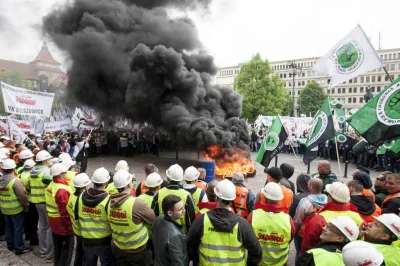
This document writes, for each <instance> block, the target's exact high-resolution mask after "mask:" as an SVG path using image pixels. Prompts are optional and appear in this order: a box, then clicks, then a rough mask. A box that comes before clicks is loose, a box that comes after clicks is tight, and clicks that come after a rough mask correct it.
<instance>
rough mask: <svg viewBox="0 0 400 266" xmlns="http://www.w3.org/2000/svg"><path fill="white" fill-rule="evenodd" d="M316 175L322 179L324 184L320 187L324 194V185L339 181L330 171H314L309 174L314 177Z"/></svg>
mask: <svg viewBox="0 0 400 266" xmlns="http://www.w3.org/2000/svg"><path fill="white" fill-rule="evenodd" d="M316 177H318V178H319V179H321V180H322V182H323V184H324V185H323V187H322V193H325V194H326V192H325V188H326V185H328V184H332V183H333V182H337V181H339V180H338V178H337V176H336V175H335V174H334V173H332V172H329V173H328V174H319V173H316V174H313V175H312V176H311V178H316Z"/></svg>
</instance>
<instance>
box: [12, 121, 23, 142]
mask: <svg viewBox="0 0 400 266" xmlns="http://www.w3.org/2000/svg"><path fill="white" fill-rule="evenodd" d="M8 123H9V124H10V129H11V130H10V131H11V134H12V135H13V136H14V137H15V140H16V142H17V143H22V142H24V140H25V139H26V134H25V133H24V132H23V131H22V130H21V129H19V128H18V127H17V126H16V125H15V124H14V122H13V121H12V119H10V120H8Z"/></svg>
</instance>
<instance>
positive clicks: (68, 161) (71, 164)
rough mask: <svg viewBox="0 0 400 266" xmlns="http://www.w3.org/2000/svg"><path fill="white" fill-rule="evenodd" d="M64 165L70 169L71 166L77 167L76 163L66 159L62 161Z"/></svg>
mask: <svg viewBox="0 0 400 266" xmlns="http://www.w3.org/2000/svg"><path fill="white" fill-rule="evenodd" d="M62 164H63V165H65V166H66V167H67V168H68V169H69V168H70V167H71V166H73V165H75V164H76V162H75V161H73V160H72V159H71V158H65V159H64V160H63V161H62Z"/></svg>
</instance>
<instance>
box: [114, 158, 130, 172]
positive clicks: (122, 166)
mask: <svg viewBox="0 0 400 266" xmlns="http://www.w3.org/2000/svg"><path fill="white" fill-rule="evenodd" d="M121 169H122V170H126V171H129V166H128V163H127V162H126V161H125V160H121V161H119V162H118V163H117V165H116V166H115V171H118V170H121Z"/></svg>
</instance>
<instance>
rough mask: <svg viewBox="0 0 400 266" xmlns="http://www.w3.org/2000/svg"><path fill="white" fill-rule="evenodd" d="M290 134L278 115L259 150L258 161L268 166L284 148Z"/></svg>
mask: <svg viewBox="0 0 400 266" xmlns="http://www.w3.org/2000/svg"><path fill="white" fill-rule="evenodd" d="M287 137H288V135H287V133H286V130H285V128H284V127H283V124H282V121H281V118H280V117H279V116H276V117H275V119H274V121H273V122H272V125H271V127H270V128H269V130H268V134H267V135H266V136H265V138H264V140H263V142H262V145H261V147H260V149H259V150H258V153H257V157H256V162H258V163H260V164H262V165H263V166H264V167H268V165H269V163H270V162H271V160H272V158H274V157H275V156H276V155H277V154H278V153H279V152H280V151H281V150H282V148H283V145H284V143H285V140H286V139H287Z"/></svg>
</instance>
